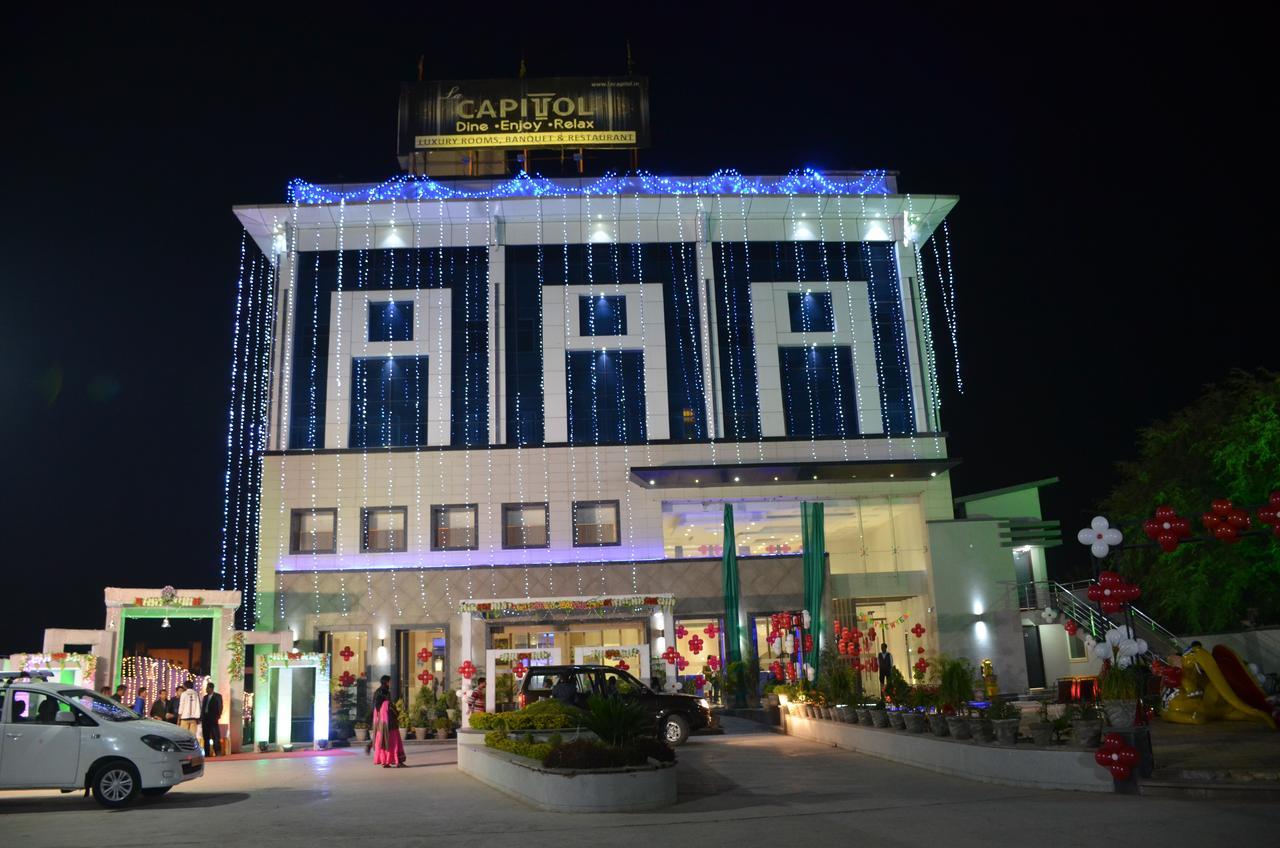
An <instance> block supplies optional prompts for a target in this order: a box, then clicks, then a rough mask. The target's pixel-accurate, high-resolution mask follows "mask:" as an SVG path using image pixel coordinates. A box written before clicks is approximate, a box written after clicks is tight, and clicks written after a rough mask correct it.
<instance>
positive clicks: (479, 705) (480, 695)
mask: <svg viewBox="0 0 1280 848" xmlns="http://www.w3.org/2000/svg"><path fill="white" fill-rule="evenodd" d="M484 707H485V679H484V678H483V677H482V678H480V679H479V680H477V681H476V685H475V686H474V687H473V688H472V690H471V692H470V694H468V695H467V712H468V713H482V712H484Z"/></svg>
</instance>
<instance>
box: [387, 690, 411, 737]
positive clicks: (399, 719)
mask: <svg viewBox="0 0 1280 848" xmlns="http://www.w3.org/2000/svg"><path fill="white" fill-rule="evenodd" d="M392 706H393V708H394V709H395V711H396V723H397V724H399V725H400V727H398V728H397V730H398V731H399V732H400V741H401V742H403V741H404V736H405V734H406V733H408V732H409V724H410V723H411V722H412V721H413V718H412V717H411V716H410V715H409V708H408V707H406V706H405V705H404V698H399V699H397V700H396V702H395V704H393V705H392Z"/></svg>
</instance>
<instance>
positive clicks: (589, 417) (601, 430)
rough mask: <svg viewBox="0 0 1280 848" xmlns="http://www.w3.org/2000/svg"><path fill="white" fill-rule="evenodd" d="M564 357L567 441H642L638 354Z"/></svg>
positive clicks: (574, 353)
mask: <svg viewBox="0 0 1280 848" xmlns="http://www.w3.org/2000/svg"><path fill="white" fill-rule="evenodd" d="M567 357H568V374H567V380H568V392H569V442H570V443H571V444H575V445H581V444H588V445H600V444H605V445H608V444H615V445H616V444H636V443H638V442H643V441H644V440H645V406H644V354H643V353H642V352H641V351H638V350H621V351H619V350H598V351H589V350H583V351H570V352H569V353H568V354H567Z"/></svg>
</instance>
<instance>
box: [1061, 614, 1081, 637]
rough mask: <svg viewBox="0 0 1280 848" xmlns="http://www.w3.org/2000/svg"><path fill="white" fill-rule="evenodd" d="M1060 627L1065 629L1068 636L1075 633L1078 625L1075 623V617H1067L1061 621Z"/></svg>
mask: <svg viewBox="0 0 1280 848" xmlns="http://www.w3.org/2000/svg"><path fill="white" fill-rule="evenodd" d="M1062 629H1063V630H1065V631H1067V635H1068V636H1074V635H1076V631H1077V630H1079V629H1080V625H1078V624H1076V622H1075V619H1073V618H1068V619H1067V620H1066V621H1064V622H1063V623H1062Z"/></svg>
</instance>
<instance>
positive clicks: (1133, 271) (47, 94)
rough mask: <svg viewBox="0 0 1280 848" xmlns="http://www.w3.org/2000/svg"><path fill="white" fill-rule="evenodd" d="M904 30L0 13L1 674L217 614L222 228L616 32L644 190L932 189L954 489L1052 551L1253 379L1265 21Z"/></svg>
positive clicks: (966, 24)
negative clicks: (892, 175) (946, 239)
mask: <svg viewBox="0 0 1280 848" xmlns="http://www.w3.org/2000/svg"><path fill="white" fill-rule="evenodd" d="M923 5H924V4H913V8H914V11H913V12H912V13H910V14H909V15H906V16H903V17H896V18H887V17H880V16H879V13H875V14H869V13H866V12H859V13H858V14H857V15H851V16H849V17H846V18H838V17H833V16H829V15H826V14H824V15H823V16H822V17H813V16H806V17H804V18H803V19H797V18H796V17H794V16H793V17H791V18H786V19H780V20H776V21H771V20H765V19H751V20H747V19H746V18H745V17H743V16H740V15H734V16H724V17H710V18H706V19H699V18H696V17H691V16H689V14H688V13H687V11H685V9H686V8H687V6H688V4H685V6H684V7H676V9H677V10H678V11H676V12H670V13H666V12H663V11H661V10H660V9H659V8H658V7H654V8H653V9H651V10H650V9H646V11H644V12H643V13H642V14H640V17H641V18H642V19H644V20H646V21H653V22H658V21H662V25H661V26H660V27H659V26H657V25H656V23H650V24H646V25H643V26H638V25H637V26H630V25H626V26H624V25H623V24H622V23H620V22H618V21H615V20H614V19H612V18H610V17H606V16H604V13H603V12H601V11H599V10H596V11H593V10H592V7H589V6H588V7H581V6H579V7H571V6H564V5H560V6H557V7H555V9H556V12H555V14H556V15H558V16H562V17H564V18H565V19H566V21H567V22H566V24H565V28H563V29H557V28H553V25H554V24H555V23H556V21H555V19H554V18H552V16H551V14H550V12H548V11H547V10H545V9H544V10H543V11H541V12H539V11H537V7H536V5H535V6H530V5H528V4H525V5H522V6H519V7H516V10H515V11H513V12H511V13H503V12H502V11H501V10H500V9H498V8H496V7H493V8H490V7H476V8H475V9H474V10H473V11H470V12H469V13H468V14H466V15H465V16H460V17H459V18H458V19H457V20H455V21H448V20H444V19H442V18H440V17H438V16H434V17H422V18H420V19H415V18H414V17H413V16H412V15H410V14H408V13H407V12H401V13H398V14H397V13H396V12H394V11H393V7H385V8H384V10H383V12H382V13H381V14H380V15H378V16H376V17H375V18H373V19H369V20H349V19H347V18H345V17H337V16H333V15H331V14H329V13H328V12H326V11H325V10H324V9H323V8H322V7H315V8H311V7H292V6H290V7H288V10H287V13H286V12H266V11H264V9H265V7H263V6H261V5H259V6H255V7H253V8H252V11H251V12H249V11H236V10H234V9H231V8H229V7H227V6H222V5H219V6H218V7H217V10H216V11H215V12H211V13H210V14H209V16H208V17H204V18H190V19H180V18H178V17H175V15H177V14H178V13H176V12H164V13H158V14H148V15H137V16H136V17H125V16H121V15H118V14H112V15H110V16H107V15H105V14H103V13H101V12H94V13H85V12H78V11H69V10H63V9H59V10H58V11H50V12H46V13H45V14H43V15H40V16H38V17H31V16H30V15H31V13H30V12H29V11H27V10H26V9H23V10H21V11H15V10H10V11H9V12H8V15H7V17H8V20H7V21H6V24H7V26H6V27H5V28H6V30H7V33H6V38H5V50H4V52H3V59H2V60H0V61H3V63H4V84H3V86H4V87H3V98H4V100H3V104H2V105H3V112H2V113H0V114H3V115H4V118H5V120H4V124H5V130H4V132H3V134H0V145H3V151H4V157H3V160H4V164H3V168H2V169H0V186H2V189H0V203H2V206H0V208H2V209H3V226H0V238H2V239H3V250H2V252H0V257H3V258H2V259H0V280H2V281H3V287H4V299H3V302H2V303H3V306H0V345H2V346H3V347H2V353H3V355H2V356H0V392H2V394H0V398H2V399H3V404H4V411H3V413H0V428H2V430H0V432H2V434H3V442H2V444H3V445H4V448H5V457H4V463H3V465H4V469H5V471H4V478H5V479H4V482H3V485H0V516H2V517H3V518H2V521H3V523H2V524H0V526H2V527H3V528H4V552H3V554H2V555H0V557H2V561H3V569H4V575H3V579H4V586H5V589H6V590H7V591H6V592H5V594H4V598H5V601H6V603H5V612H4V614H3V615H0V654H7V653H9V652H10V651H19V650H36V649H39V647H40V638H41V635H40V634H41V630H42V629H43V628H44V627H47V626H62V627H101V626H102V622H103V607H102V588H103V586H105V585H117V586H153V587H154V586H162V585H164V584H166V583H172V584H174V585H177V586H180V587H214V588H216V586H217V582H218V550H219V533H220V528H221V521H222V474H223V463H224V457H225V437H226V427H227V401H228V381H229V367H230V364H229V356H230V348H231V326H232V325H231V308H232V295H233V291H234V284H235V275H236V267H237V260H238V250H239V235H238V233H239V228H238V225H237V222H236V220H235V218H234V217H233V216H232V214H231V206H232V205H233V204H237V203H251V202H282V201H283V200H284V189H285V183H286V181H287V180H288V179H290V178H291V177H305V178H307V179H310V180H313V181H317V182H325V181H338V180H348V181H353V180H369V181H380V180H382V179H385V178H387V177H389V176H392V175H393V174H395V173H396V172H397V165H396V161H395V158H394V154H395V122H396V102H397V97H398V91H399V82H400V81H402V80H407V79H411V78H413V76H414V75H415V74H416V65H417V60H418V56H419V54H423V53H425V54H426V69H427V76H428V78H430V77H432V76H435V77H439V78H456V79H465V78H490V77H510V76H514V75H515V73H516V70H517V68H518V65H519V60H520V57H521V55H522V52H523V55H524V56H525V58H526V60H527V62H528V70H529V75H530V76H555V75H575V74H597V73H614V74H619V73H623V72H624V71H625V46H624V44H625V40H626V39H627V38H628V37H629V38H630V40H631V43H632V49H633V52H634V57H635V62H636V72H637V73H643V74H647V75H648V76H649V78H650V103H651V116H652V126H653V142H654V144H653V147H652V148H651V149H649V150H646V151H643V152H642V155H641V166H642V167H644V168H647V169H649V170H652V171H655V172H657V173H666V174H705V173H708V172H710V171H711V170H714V169H716V168H723V167H734V168H737V169H739V170H741V171H743V172H744V173H763V174H779V173H785V172H786V171H787V170H789V169H791V168H794V167H801V166H805V165H811V166H814V167H818V168H827V169H849V168H874V167H881V168H888V169H891V170H897V171H899V172H900V173H901V182H900V187H901V189H902V190H904V191H910V192H913V193H918V194H928V193H946V194H957V195H959V196H960V204H959V206H958V208H957V209H956V211H955V213H954V215H953V217H952V218H951V222H952V223H951V227H952V230H951V232H952V241H953V250H954V256H955V261H956V265H957V270H958V273H959V276H958V280H957V281H958V287H959V299H958V303H959V320H960V349H961V363H962V368H963V372H964V377H965V384H966V393H965V394H964V395H958V394H957V393H956V392H955V390H954V384H953V383H954V381H953V380H951V379H949V378H948V377H947V373H948V370H949V369H948V367H947V363H945V362H944V363H942V367H941V368H940V371H941V372H942V379H943V384H944V389H945V393H944V397H943V422H944V425H945V427H946V429H947V430H948V431H949V432H950V434H951V439H950V446H951V451H952V453H953V454H954V455H956V456H958V457H961V458H963V459H964V460H965V462H964V464H963V465H962V466H960V468H958V469H957V470H956V471H955V473H954V484H955V489H956V492H957V494H964V493H967V492H972V491H978V490H982V489H986V488H995V487H999V486H1004V485H1009V484H1012V483H1017V482H1022V481H1026V480H1032V479H1037V478H1041V477H1049V476H1054V475H1057V476H1061V477H1062V484H1061V485H1060V486H1058V487H1056V489H1055V490H1051V491H1050V492H1049V498H1048V512H1049V515H1050V517H1055V518H1060V519H1062V521H1063V523H1064V530H1065V531H1066V532H1065V534H1064V535H1067V536H1068V537H1070V536H1074V530H1075V528H1076V527H1078V526H1081V524H1080V522H1081V521H1083V520H1085V519H1087V517H1088V515H1089V514H1090V512H1091V504H1094V503H1096V501H1097V500H1098V498H1100V497H1101V496H1102V495H1103V494H1104V493H1105V492H1106V491H1107V489H1108V487H1109V485H1110V481H1111V476H1112V463H1113V462H1114V461H1115V460H1117V459H1122V458H1125V457H1128V456H1131V455H1132V453H1133V449H1134V435H1135V431H1136V429H1137V428H1139V427H1141V426H1143V425H1144V424H1146V423H1148V422H1150V421H1151V420H1152V419H1154V418H1157V417H1160V416H1162V415H1164V414H1165V413H1167V412H1168V411H1170V410H1171V409H1175V408H1177V407H1178V406H1181V405H1183V404H1185V403H1186V402H1188V401H1189V400H1191V399H1192V398H1193V397H1194V396H1195V395H1196V394H1197V392H1198V390H1199V387H1200V386H1201V385H1202V384H1203V383H1205V382H1207V381H1210V380H1214V379H1217V378H1219V377H1221V376H1223V375H1225V374H1226V373H1227V372H1228V371H1229V370H1230V369H1231V368H1235V367H1240V368H1256V367H1271V368H1276V367H1277V366H1278V365H1280V362H1277V360H1278V359H1280V357H1278V356H1277V352H1276V351H1277V348H1276V341H1275V339H1276V337H1277V336H1276V333H1275V331H1274V326H1275V312H1274V307H1273V306H1272V307H1268V306H1267V303H1268V302H1269V298H1266V296H1265V295H1264V294H1263V292H1264V290H1265V289H1268V288H1273V287H1274V284H1275V276H1276V275H1275V272H1274V269H1273V266H1271V265H1270V263H1269V261H1268V256H1269V253H1270V251H1268V250H1267V249H1266V248H1267V247H1269V243H1270V236H1269V235H1268V233H1269V232H1270V219H1269V216H1266V215H1264V214H1260V212H1261V210H1262V207H1263V205H1264V202H1265V201H1267V200H1268V198H1269V197H1274V189H1275V178H1274V176H1273V173H1272V172H1273V170H1274V162H1273V157H1271V156H1269V155H1266V154H1269V153H1270V152H1271V151H1270V150H1269V149H1267V148H1269V147H1271V146H1272V145H1273V143H1274V142H1273V139H1274V136H1273V134H1272V133H1271V131H1268V130H1265V129H1264V127H1265V126H1266V125H1268V124H1269V122H1270V119H1271V118H1273V117H1274V115H1275V114H1276V106H1277V103H1276V94H1275V89H1274V87H1273V86H1270V85H1269V82H1270V81H1272V80H1273V79H1274V75H1273V71H1272V69H1270V68H1268V67H1266V65H1265V64H1264V57H1265V56H1266V55H1268V53H1269V52H1270V47H1269V46H1268V45H1265V44H1264V43H1263V42H1262V39H1263V37H1264V36H1263V33H1264V30H1266V29H1267V27H1265V26H1263V25H1262V24H1261V23H1260V22H1250V21H1226V20H1214V19H1212V18H1211V17H1208V16H1206V14H1205V12H1204V10H1201V11H1200V12H1199V13H1198V14H1197V15H1196V16H1195V17H1194V18H1188V19H1187V20H1185V21H1174V20H1170V18H1172V17H1175V13H1173V12H1171V11H1170V7H1164V6H1161V7H1156V6H1152V7H1151V8H1150V10H1149V11H1147V12H1145V13H1144V12H1143V11H1133V12H1124V13H1122V14H1127V15H1132V17H1130V18H1122V17H1117V16H1116V15H1115V14H1114V13H1113V12H1111V11H1110V10H1109V11H1108V14H1106V15H1096V16H1087V15H1085V14H1083V13H1080V12H1074V13H1073V14H1071V15H1064V16H1062V17H1058V18H1052V19H1029V18H1027V19H1024V18H1019V17H1002V18H994V17H993V18H987V19H982V18H977V17H974V16H973V13H972V12H970V11H969V10H967V9H966V10H964V11H959V10H957V9H955V8H949V9H941V10H938V11H932V10H930V9H928V8H923ZM350 8H355V7H350ZM608 8H609V9H610V10H611V11H612V12H614V13H616V11H617V8H618V7H608ZM635 8H636V9H637V10H639V9H640V7H635ZM813 8H816V7H813ZM810 11H812V10H810ZM1209 14H1212V12H1210V13H1209ZM272 15H279V17H276V18H272V17H271V16H272ZM596 15H599V17H598V18H593V16H596ZM534 24H537V25H539V26H542V27H545V28H543V29H540V30H533V29H527V28H526V27H527V26H533V25H534ZM587 27H591V28H587ZM1069 544H1070V545H1071V546H1072V548H1074V547H1075V546H1074V542H1069ZM1083 566H1084V557H1083V555H1082V554H1079V553H1078V552H1077V551H1076V550H1074V549H1069V550H1067V551H1065V552H1064V553H1063V554H1062V555H1060V556H1059V559H1058V563H1057V567H1059V568H1060V569H1063V570H1067V569H1071V568H1073V567H1083Z"/></svg>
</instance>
